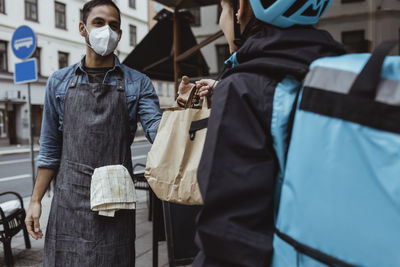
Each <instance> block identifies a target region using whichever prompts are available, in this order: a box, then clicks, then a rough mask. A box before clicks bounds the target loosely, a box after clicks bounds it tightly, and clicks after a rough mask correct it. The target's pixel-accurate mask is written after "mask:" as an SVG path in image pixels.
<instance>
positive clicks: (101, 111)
mask: <svg viewBox="0 0 400 267" xmlns="http://www.w3.org/2000/svg"><path fill="white" fill-rule="evenodd" d="M76 81H77V76H75V77H74V78H73V79H72V81H71V84H70V87H69V89H68V91H67V94H66V96H65V104H64V124H63V128H64V129H63V148H62V156H61V165H60V169H59V172H58V175H57V179H56V189H55V193H54V197H53V201H52V205H51V211H50V216H49V222H48V226H47V231H46V240H45V255H44V262H43V266H45V267H46V266H51V267H53V266H56V267H60V266H68V267H71V266H91V267H92V266H93V267H103V266H113V267H114V266H135V243H134V242H135V211H134V210H120V211H117V212H116V213H115V217H104V216H100V215H98V213H97V212H93V211H91V210H90V182H91V176H92V174H93V170H94V169H95V168H98V167H102V166H106V165H115V164H122V165H124V166H125V167H126V168H127V169H128V171H129V173H130V174H131V175H132V160H131V150H130V145H131V143H132V140H133V137H131V134H130V129H129V114H128V108H127V104H126V96H125V90H124V82H123V79H122V78H121V77H119V78H118V79H117V85H104V84H76Z"/></svg>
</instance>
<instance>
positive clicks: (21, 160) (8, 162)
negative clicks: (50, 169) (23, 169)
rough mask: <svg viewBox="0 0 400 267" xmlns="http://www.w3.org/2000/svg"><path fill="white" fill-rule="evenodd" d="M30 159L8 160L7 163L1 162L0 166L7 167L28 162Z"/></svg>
mask: <svg viewBox="0 0 400 267" xmlns="http://www.w3.org/2000/svg"><path fill="white" fill-rule="evenodd" d="M36 160H37V159H35V161H36ZM30 161H31V159H29V158H28V159H14V160H8V161H1V162H0V165H8V164H16V163H23V162H30Z"/></svg>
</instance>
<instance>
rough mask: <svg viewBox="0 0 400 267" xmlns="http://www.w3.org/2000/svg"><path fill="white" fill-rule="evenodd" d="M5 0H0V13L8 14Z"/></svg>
mask: <svg viewBox="0 0 400 267" xmlns="http://www.w3.org/2000/svg"><path fill="white" fill-rule="evenodd" d="M4 1H5V0H0V13H3V14H6V6H5V3H4Z"/></svg>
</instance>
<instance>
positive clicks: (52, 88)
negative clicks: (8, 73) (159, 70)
mask: <svg viewBox="0 0 400 267" xmlns="http://www.w3.org/2000/svg"><path fill="white" fill-rule="evenodd" d="M120 26H121V17H120V11H119V9H118V7H117V6H116V5H115V4H114V3H113V2H112V1H111V0H92V1H89V2H87V3H86V4H85V5H84V7H83V21H81V22H80V23H79V32H80V34H81V36H82V37H84V38H85V41H86V44H87V47H86V55H85V57H84V58H83V59H82V60H81V61H80V62H78V63H76V64H75V65H72V66H69V67H67V68H64V69H61V70H59V71H57V72H55V73H54V74H53V75H52V76H51V77H50V78H49V80H48V82H47V88H46V96H45V104H44V113H43V123H42V132H41V137H40V153H39V158H38V174H37V179H36V183H35V188H34V191H33V193H32V198H31V203H30V206H29V210H28V212H27V217H26V220H25V223H26V225H27V228H28V231H29V233H30V234H31V236H32V237H33V238H34V239H38V238H42V237H43V233H42V230H41V229H40V225H39V218H40V215H41V200H42V197H43V195H44V193H45V191H46V189H47V188H48V186H49V184H50V181H51V180H52V179H53V178H55V177H56V186H55V193H54V197H53V202H52V207H51V211H50V215H49V222H48V226H47V229H46V238H45V251H44V261H43V266H45V267H46V266H57V267H59V266H68V267H70V266H134V265H135V245H134V241H135V211H134V209H121V210H118V211H116V212H115V214H114V217H106V216H100V215H99V214H98V213H96V212H94V211H92V210H91V206H90V202H91V195H90V193H91V192H90V190H91V178H92V174H93V172H94V169H96V168H100V167H102V166H109V165H120V166H121V165H122V166H123V167H125V168H126V170H128V172H129V173H130V174H131V175H132V161H131V150H130V146H131V144H132V141H133V138H134V136H135V132H136V125H137V118H138V119H140V122H141V124H142V125H143V129H144V131H145V134H146V137H147V139H148V140H149V141H150V142H152V141H153V140H154V138H155V135H156V130H157V127H158V124H159V121H160V119H161V111H160V108H159V103H158V98H157V95H156V93H155V90H154V88H153V86H152V84H151V81H150V80H149V78H147V77H146V76H145V75H143V74H141V73H139V72H137V71H135V70H133V69H130V68H128V67H127V66H125V65H123V64H121V63H120V62H119V60H118V58H117V57H116V56H115V55H114V54H113V51H114V50H115V48H116V47H117V45H118V42H119V40H120V39H121V34H122V31H121V28H120ZM111 191H112V190H111ZM132 193H134V192H132Z"/></svg>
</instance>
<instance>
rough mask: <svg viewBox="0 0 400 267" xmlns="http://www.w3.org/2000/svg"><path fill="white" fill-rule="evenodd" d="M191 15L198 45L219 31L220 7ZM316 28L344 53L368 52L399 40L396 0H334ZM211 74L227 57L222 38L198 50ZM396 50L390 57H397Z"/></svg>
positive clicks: (399, 10)
mask: <svg viewBox="0 0 400 267" xmlns="http://www.w3.org/2000/svg"><path fill="white" fill-rule="evenodd" d="M191 11H192V14H193V15H194V16H195V22H194V24H193V25H192V30H193V32H194V34H195V36H196V38H197V41H198V42H201V41H203V40H205V39H206V38H207V37H209V36H211V35H212V34H214V33H216V32H217V31H218V30H219V29H220V28H219V26H218V19H219V14H220V7H219V6H217V5H214V6H206V7H202V8H200V9H197V10H196V9H194V10H191ZM316 26H317V28H320V29H324V30H327V31H328V32H330V33H331V34H332V36H333V37H334V38H335V40H337V41H339V42H341V43H343V44H344V45H345V48H346V50H347V51H348V52H370V51H372V49H373V48H374V47H375V46H376V45H377V44H379V43H381V42H382V41H384V40H400V1H399V0H334V1H333V2H332V4H331V7H330V8H329V9H328V11H327V12H326V14H325V15H324V16H323V17H322V19H321V20H320V22H319V23H318V25H316ZM201 51H202V52H203V55H204V56H205V58H206V61H207V64H208V65H209V67H210V73H212V74H214V76H215V74H216V73H218V72H220V71H221V70H222V68H223V62H224V60H225V59H226V58H228V57H229V48H228V45H227V43H226V41H225V38H224V37H221V38H219V39H218V40H216V41H214V42H213V43H211V44H209V45H208V46H205V47H204V48H202V50H201ZM399 52H400V48H399V49H398V50H397V51H394V52H393V54H399Z"/></svg>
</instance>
